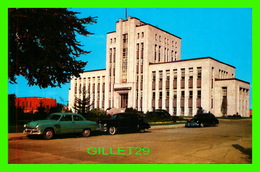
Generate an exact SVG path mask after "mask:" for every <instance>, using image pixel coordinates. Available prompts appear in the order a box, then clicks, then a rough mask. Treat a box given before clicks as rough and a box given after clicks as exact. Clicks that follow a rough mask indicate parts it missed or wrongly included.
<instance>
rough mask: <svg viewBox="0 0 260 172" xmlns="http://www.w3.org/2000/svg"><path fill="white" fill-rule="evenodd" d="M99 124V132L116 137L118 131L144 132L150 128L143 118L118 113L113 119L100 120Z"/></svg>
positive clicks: (136, 115)
mask: <svg viewBox="0 0 260 172" xmlns="http://www.w3.org/2000/svg"><path fill="white" fill-rule="evenodd" d="M97 123H98V130H100V131H102V132H107V133H108V134H110V135H114V134H116V133H117V132H118V131H134V132H144V131H145V129H148V128H150V125H149V124H148V123H146V122H145V121H144V119H143V118H142V117H141V116H139V115H138V114H132V113H118V114H115V115H113V116H111V118H108V119H100V120H98V121H97Z"/></svg>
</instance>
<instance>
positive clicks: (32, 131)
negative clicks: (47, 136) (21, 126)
mask: <svg viewBox="0 0 260 172" xmlns="http://www.w3.org/2000/svg"><path fill="white" fill-rule="evenodd" d="M23 133H24V134H25V135H27V136H28V135H42V134H43V131H41V130H38V129H36V128H26V129H25V130H23Z"/></svg>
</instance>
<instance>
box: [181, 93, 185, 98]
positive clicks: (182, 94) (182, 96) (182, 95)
mask: <svg viewBox="0 0 260 172" xmlns="http://www.w3.org/2000/svg"><path fill="white" fill-rule="evenodd" d="M184 97H185V91H181V98H182V99H184Z"/></svg>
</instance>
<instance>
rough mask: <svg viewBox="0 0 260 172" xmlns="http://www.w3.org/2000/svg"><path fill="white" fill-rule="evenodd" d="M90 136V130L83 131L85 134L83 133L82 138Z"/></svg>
mask: <svg viewBox="0 0 260 172" xmlns="http://www.w3.org/2000/svg"><path fill="white" fill-rule="evenodd" d="M90 134H91V131H90V129H85V130H83V132H82V136H83V137H89V136H90Z"/></svg>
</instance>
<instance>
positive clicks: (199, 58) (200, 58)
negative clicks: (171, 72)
mask: <svg viewBox="0 0 260 172" xmlns="http://www.w3.org/2000/svg"><path fill="white" fill-rule="evenodd" d="M203 59H211V60H214V61H216V62H219V63H222V64H225V65H228V66H230V67H232V68H236V67H235V66H232V65H230V64H227V63H224V62H222V61H219V60H217V59H214V58H212V57H198V58H194V59H184V60H177V61H172V62H162V63H150V65H156V64H165V63H179V62H185V61H194V60H203Z"/></svg>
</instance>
